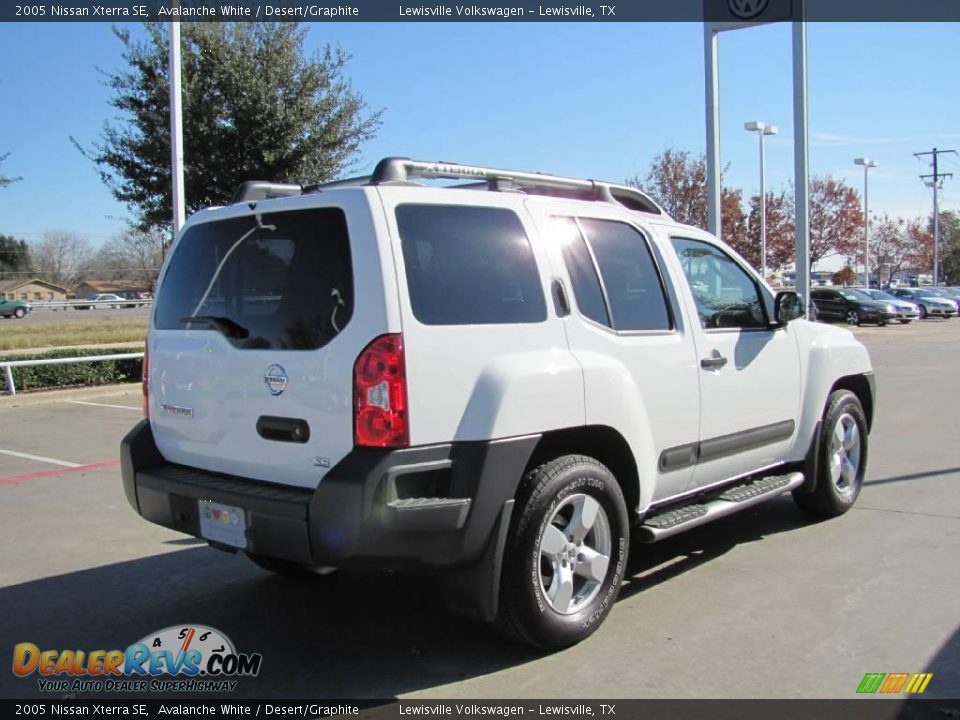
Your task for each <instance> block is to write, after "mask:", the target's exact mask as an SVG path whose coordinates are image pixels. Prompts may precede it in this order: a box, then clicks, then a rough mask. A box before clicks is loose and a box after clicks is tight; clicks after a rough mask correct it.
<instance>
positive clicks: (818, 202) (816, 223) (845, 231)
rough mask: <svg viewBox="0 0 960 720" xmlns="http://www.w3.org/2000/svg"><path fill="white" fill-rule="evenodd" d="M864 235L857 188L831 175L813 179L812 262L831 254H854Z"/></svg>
mask: <svg viewBox="0 0 960 720" xmlns="http://www.w3.org/2000/svg"><path fill="white" fill-rule="evenodd" d="M862 237H863V210H862V209H861V207H860V196H859V195H858V194H857V191H856V190H854V189H853V188H852V187H850V186H849V185H847V184H846V183H844V182H843V181H842V180H837V179H835V178H834V177H833V176H831V175H827V176H825V177H812V178H810V265H811V266H813V265H815V264H816V263H817V262H819V261H820V260H822V259H823V258H825V257H827V256H828V255H833V254H840V255H844V256H845V257H850V256H852V255H853V253H854V248H855V247H856V246H857V243H858V242H860V240H861V239H862Z"/></svg>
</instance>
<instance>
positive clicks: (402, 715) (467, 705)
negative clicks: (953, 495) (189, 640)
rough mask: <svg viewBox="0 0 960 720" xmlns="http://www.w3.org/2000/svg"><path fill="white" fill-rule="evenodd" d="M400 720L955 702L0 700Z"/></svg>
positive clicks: (861, 714)
mask: <svg viewBox="0 0 960 720" xmlns="http://www.w3.org/2000/svg"><path fill="white" fill-rule="evenodd" d="M88 716H89V717H98V716H99V717H139V718H147V717H151V718H157V717H160V718H180V717H203V718H236V717H256V718H291V717H299V718H340V717H345V718H362V719H364V720H394V719H396V720H401V719H406V718H418V717H428V718H468V719H472V720H476V719H477V718H490V717H524V718H544V717H546V718H551V719H554V720H585V719H588V718H609V719H613V720H620V719H626V718H629V719H630V720H633V719H634V718H643V720H700V719H701V718H704V719H706V718H709V719H710V720H767V719H768V718H769V719H771V720H773V719H776V720H894V719H897V720H927V719H929V720H934V719H936V720H943V718H956V717H960V701H957V700H934V699H923V700H916V699H911V700H901V699H893V698H890V699H886V698H884V699H866V698H865V699H860V700H604V701H597V700H427V701H419V700H384V701H371V700H218V701H214V700H190V699H182V700H142V701H141V700H75V699H65V700H22V701H21V700H0V717H3V718H56V717H88Z"/></svg>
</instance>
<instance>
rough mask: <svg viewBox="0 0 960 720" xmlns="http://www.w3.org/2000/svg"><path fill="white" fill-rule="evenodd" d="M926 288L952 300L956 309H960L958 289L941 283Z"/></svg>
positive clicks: (959, 291)
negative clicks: (938, 285)
mask: <svg viewBox="0 0 960 720" xmlns="http://www.w3.org/2000/svg"><path fill="white" fill-rule="evenodd" d="M928 289H929V290H931V291H932V292H935V293H936V294H937V295H939V296H940V297H944V298H946V299H947V300H953V301H954V302H955V303H957V306H958V307H957V310H958V311H960V289H958V288H955V287H950V286H949V285H941V286H940V287H935V288H928Z"/></svg>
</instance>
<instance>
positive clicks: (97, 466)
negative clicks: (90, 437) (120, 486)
mask: <svg viewBox="0 0 960 720" xmlns="http://www.w3.org/2000/svg"><path fill="white" fill-rule="evenodd" d="M119 464H120V460H119V459H117V460H104V461H103V462H98V463H90V464H89V465H74V466H73V467H64V468H58V469H56V470H41V471H39V472H29V473H22V474H20V475H7V476H6V477H0V485H10V484H12V483H18V482H23V481H25V480H35V479H36V478H42V477H50V476H52V475H65V474H67V473H78V472H87V471H88V470H101V469H103V468H109V467H115V466H117V465H119Z"/></svg>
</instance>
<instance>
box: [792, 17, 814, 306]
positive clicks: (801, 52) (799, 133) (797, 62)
mask: <svg viewBox="0 0 960 720" xmlns="http://www.w3.org/2000/svg"><path fill="white" fill-rule="evenodd" d="M800 12H801V13H803V12H804V8H803V7H802V6H801V8H800ZM805 20H806V18H805V16H803V15H802V14H801V20H800V21H799V22H798V21H794V22H793V182H794V208H795V220H794V227H795V230H794V248H795V249H794V252H795V254H796V266H795V267H796V270H795V272H796V280H795V281H794V286H795V287H796V290H797V292H799V293H802V294H803V296H804V297H807V295H808V294H809V292H810V149H809V144H808V142H807V23H806V22H805ZM805 309H806V308H805Z"/></svg>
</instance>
